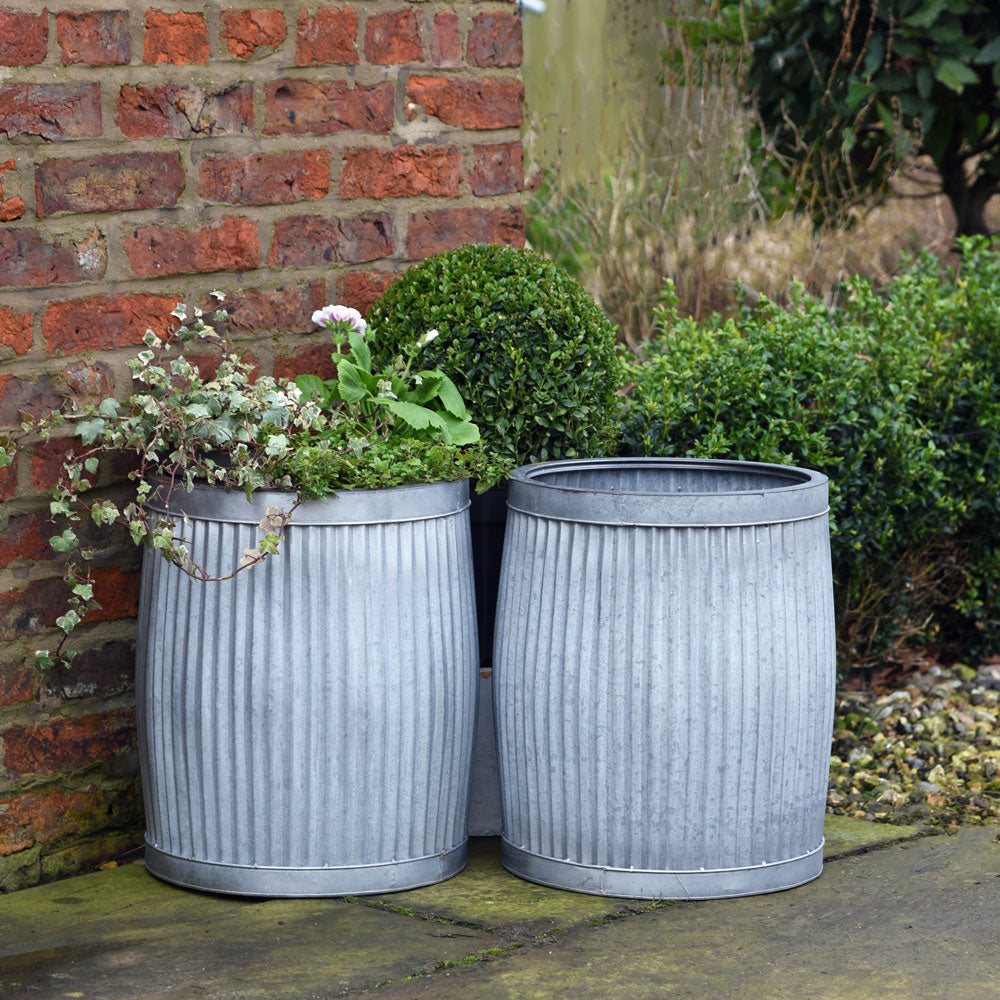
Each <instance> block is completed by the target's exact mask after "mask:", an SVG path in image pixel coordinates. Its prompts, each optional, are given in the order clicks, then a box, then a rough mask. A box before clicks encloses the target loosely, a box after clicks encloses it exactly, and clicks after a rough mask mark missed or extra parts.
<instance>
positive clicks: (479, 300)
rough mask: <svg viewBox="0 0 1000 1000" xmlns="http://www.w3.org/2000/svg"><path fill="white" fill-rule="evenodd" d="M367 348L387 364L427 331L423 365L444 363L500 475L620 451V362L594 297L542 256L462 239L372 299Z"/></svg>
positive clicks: (609, 328)
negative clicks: (375, 300) (501, 468)
mask: <svg viewBox="0 0 1000 1000" xmlns="http://www.w3.org/2000/svg"><path fill="white" fill-rule="evenodd" d="M369 318H370V320H371V323H372V327H373V329H374V331H375V332H374V333H373V335H372V338H371V349H372V355H373V358H374V359H375V363H377V364H382V365H384V364H387V363H389V362H391V361H392V359H393V358H394V357H396V356H397V355H398V354H399V352H400V350H401V348H402V346H403V345H405V344H407V343H412V342H415V341H418V340H419V339H420V338H422V337H424V336H425V335H426V334H427V333H428V332H429V331H431V330H432V329H433V330H437V331H439V335H438V336H437V338H436V339H434V340H433V341H432V342H431V343H429V344H427V345H426V347H425V348H423V353H422V357H423V358H424V363H425V364H427V365H428V366H434V365H436V366H438V367H440V368H443V369H445V370H447V371H448V372H449V373H450V374H451V376H452V377H453V378H454V381H455V385H456V386H457V388H458V390H459V392H460V393H461V395H462V396H463V397H464V398H465V399H466V400H468V403H469V407H470V410H471V412H472V415H473V417H474V419H475V420H476V422H477V423H478V424H479V426H480V429H481V432H482V436H483V447H484V449H485V450H486V451H487V452H490V453H491V454H492V455H493V456H494V457H495V458H496V460H497V462H498V463H500V465H502V466H504V467H505V468H506V469H507V470H509V469H511V468H513V467H515V466H517V465H521V464H523V463H526V462H535V461H543V460H546V459H552V458H573V457H586V456H591V455H600V454H607V453H609V452H611V451H612V450H613V449H614V448H615V446H616V434H617V412H618V409H619V407H618V397H617V395H616V393H617V390H618V388H619V387H620V385H621V364H620V361H619V359H618V354H617V349H616V346H615V337H614V329H613V328H612V326H611V324H610V323H609V322H608V321H607V319H606V318H605V317H604V315H603V313H602V312H601V311H600V309H599V308H598V307H597V305H596V304H595V303H594V301H593V300H592V299H591V298H590V296H589V295H587V293H586V292H585V291H584V290H583V289H582V288H581V287H580V286H579V285H578V284H577V283H576V282H575V281H573V280H572V279H571V278H570V277H569V276H568V275H567V274H566V273H565V272H564V271H562V270H561V269H560V268H558V267H557V266H555V265H554V264H552V263H551V262H550V261H548V260H546V259H545V258H544V257H542V256H541V255H540V254H537V253H534V252H532V251H529V250H515V249H512V248H511V247H503V246H486V245H468V246H463V247H459V248H458V249H457V250H452V251H448V252H447V253H443V254H440V255H438V256H436V257H432V258H430V259H429V260H426V261H424V262H423V263H421V264H419V265H418V266H416V267H414V268H412V269H411V270H409V271H407V272H406V274H404V275H403V276H402V277H401V278H400V279H399V280H398V281H397V282H396V283H395V284H394V285H393V286H392V287H391V288H390V289H389V290H388V291H387V292H386V293H385V295H384V296H383V297H382V299H381V300H380V301H379V302H378V303H376V305H375V307H374V308H373V309H372V311H371V313H370V315H369Z"/></svg>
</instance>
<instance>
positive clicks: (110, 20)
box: [56, 10, 132, 66]
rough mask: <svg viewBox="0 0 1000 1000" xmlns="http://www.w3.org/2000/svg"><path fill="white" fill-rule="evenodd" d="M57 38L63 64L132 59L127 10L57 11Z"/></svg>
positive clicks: (102, 63) (111, 63)
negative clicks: (73, 12) (80, 12)
mask: <svg viewBox="0 0 1000 1000" xmlns="http://www.w3.org/2000/svg"><path fill="white" fill-rule="evenodd" d="M56 40H57V41H58V42H59V50H60V52H61V53H62V63H63V65H64V66H70V65H72V64H73V63H83V64H84V65H86V66H125V65H127V64H128V63H129V62H130V61H131V59H132V36H131V35H130V34H129V24H128V11H127V10H91V11H86V12H85V13H82V14H72V13H69V12H66V11H63V12H61V13H59V14H56Z"/></svg>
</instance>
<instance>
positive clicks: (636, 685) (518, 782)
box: [494, 459, 835, 899]
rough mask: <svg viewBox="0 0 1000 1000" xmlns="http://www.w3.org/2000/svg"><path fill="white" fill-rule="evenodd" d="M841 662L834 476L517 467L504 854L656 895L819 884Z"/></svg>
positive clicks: (583, 884) (579, 884) (709, 466)
mask: <svg viewBox="0 0 1000 1000" xmlns="http://www.w3.org/2000/svg"><path fill="white" fill-rule="evenodd" d="M834 655H835V654H834V618H833V593H832V579H831V570H830V554H829V534H828V524H827V481H826V478H825V477H824V476H822V475H819V474H817V473H815V472H810V471H807V470H804V469H796V468H791V467H784V466H774V465H760V464H756V463H749V462H726V461H708V460H705V461H702V460H693V459H692V460H685V459H597V460H581V461H571V462H550V463H543V464H541V465H535V466H525V467H523V468H521V469H518V470H517V471H516V472H515V473H514V474H513V476H512V477H511V485H510V495H509V515H508V523H507V536H506V541H505V546H504V562H503V572H502V579H501V586H500V598H499V605H498V608H497V632H496V649H495V658H494V666H495V685H496V687H495V708H496V723H497V739H498V756H499V761H500V777H501V798H502V806H503V822H504V834H503V844H502V858H503V863H504V865H505V866H506V867H507V868H508V869H509V870H510V871H512V872H513V873H514V874H516V875H520V876H522V877H524V878H527V879H529V880H531V881H535V882H540V883H542V884H545V885H551V886H556V887H560V888H566V889H574V890H578V891H581V892H591V893H599V894H603V895H610V896H626V897H641V898H673V899H704V898H713V897H723V896H740V895H750V894H754V893H761V892H771V891H774V890H778V889H785V888H790V887H792V886H795V885H799V884H801V883H803V882H807V881H809V880H810V879H813V878H815V877H816V876H817V875H819V874H820V871H821V869H822V863H823V853H822V852H823V818H824V812H825V798H826V782H827V771H828V761H829V752H830V735H831V725H832V718H833V698H834V679H835V678H834V675H835V660H834Z"/></svg>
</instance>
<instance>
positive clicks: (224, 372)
mask: <svg viewBox="0 0 1000 1000" xmlns="http://www.w3.org/2000/svg"><path fill="white" fill-rule="evenodd" d="M213 295H214V296H215V297H216V299H217V300H220V301H221V300H222V299H223V298H224V296H223V295H222V293H220V292H214V293H213ZM174 315H175V316H176V317H177V318H178V319H179V320H180V321H181V324H182V325H181V326H180V327H179V328H178V329H177V330H176V331H175V332H174V333H172V334H169V335H167V336H165V337H158V336H157V335H156V334H155V333H153V331H151V330H147V332H146V334H145V336H144V338H143V340H144V343H145V347H146V349H145V350H143V351H141V352H140V353H139V354H138V356H137V357H136V358H134V359H132V360H130V361H129V362H128V364H129V367H130V369H131V371H132V377H133V380H134V382H135V385H136V388H135V391H134V392H133V393H132V395H131V396H130V397H129V398H128V399H127V400H125V401H124V402H120V401H119V400H117V399H114V398H107V399H104V400H102V401H101V402H100V403H99V404H97V405H91V406H86V407H84V408H83V409H76V408H74V409H71V410H70V411H69V412H58V411H57V412H54V413H51V414H47V415H46V416H44V417H41V418H29V419H26V420H25V421H24V423H23V424H22V425H21V432H22V433H21V435H19V436H18V438H17V439H13V438H11V439H6V440H3V441H0V467H3V466H5V465H9V464H10V463H11V462H12V461H13V458H14V452H15V448H16V447H17V444H18V443H19V440H20V437H23V436H37V437H41V438H42V439H43V440H48V439H49V438H51V437H52V436H53V435H55V434H58V433H60V432H62V433H65V431H66V429H67V427H70V428H72V430H73V432H74V433H75V434H76V436H77V437H79V439H80V442H81V446H82V447H81V448H80V449H79V451H74V452H72V453H70V455H69V456H68V457H67V459H66V461H65V462H64V464H63V468H62V474H61V476H60V479H59V481H58V483H57V484H56V485H55V486H54V487H53V489H52V500H51V503H50V504H49V510H50V512H51V513H52V515H53V517H61V518H64V519H65V523H66V527H65V529H64V530H63V531H62V532H61V533H60V534H58V535H55V536H54V537H53V538H52V539H51V542H50V544H51V546H52V548H53V549H54V550H55V551H57V552H64V553H68V554H69V555H70V559H69V562H68V564H67V569H66V571H65V579H66V582H67V584H68V585H69V590H70V597H69V602H68V605H69V606H68V608H67V610H66V612H65V614H63V615H61V616H60V617H59V618H58V619H57V622H56V624H57V625H58V627H59V628H60V629H61V630H62V631H63V637H62V639H61V641H60V642H59V644H58V646H57V647H56V649H55V650H54V651H48V650H38V651H36V653H35V662H36V664H37V665H38V666H39V667H43V668H44V667H51V666H52V665H53V664H54V663H55V662H56V661H62V662H67V661H69V660H71V659H72V658H73V656H74V655H75V653H74V651H73V650H70V649H67V648H64V647H65V643H66V639H67V637H68V636H69V634H70V633H71V632H72V631H73V630H74V628H75V627H76V626H77V625H78V624H79V623H80V622H81V621H82V620H83V617H84V615H85V614H86V612H87V611H88V610H90V609H91V608H95V607H97V604H96V602H95V600H94V587H93V579H92V577H91V573H90V561H91V559H92V558H93V556H94V554H95V553H94V551H93V550H92V549H90V548H88V547H87V545H86V544H85V543H84V541H83V540H82V539H81V532H82V529H83V526H84V522H85V520H86V519H87V518H89V519H90V520H92V521H93V522H94V523H95V524H97V525H113V524H122V525H124V526H126V527H127V528H128V531H129V532H130V534H131V537H132V541H133V542H135V544H137V545H143V546H145V547H146V548H147V549H150V550H158V551H159V552H160V553H161V554H162V555H163V557H164V558H166V559H167V560H168V561H170V562H171V563H173V564H174V565H176V566H177V567H178V568H180V569H181V570H182V571H183V572H185V573H187V574H188V575H189V576H191V577H193V578H195V579H198V580H204V581H208V580H218V579H228V578H229V577H231V576H233V575H235V574H236V573H238V572H241V571H242V570H244V569H246V568H248V567H250V566H254V565H256V564H257V563H259V562H261V561H262V560H263V559H265V558H266V557H267V556H268V555H273V554H274V553H276V552H277V550H278V545H279V543H280V540H281V536H282V533H283V530H284V527H285V525H286V524H287V522H288V520H289V518H290V517H291V514H292V511H293V510H294V509H295V506H297V504H294V505H292V506H291V507H290V508H289V509H287V510H285V509H281V508H275V507H270V508H268V510H267V513H266V516H265V517H264V518H263V519H262V520H261V522H260V530H261V532H262V534H261V537H260V538H259V539H258V541H257V544H256V545H255V546H253V547H251V548H248V549H246V550H245V551H244V554H243V557H242V558H241V559H240V561H239V564H238V565H237V566H235V567H234V568H233V570H232V571H231V572H230V573H228V574H226V575H225V576H222V577H213V576H211V575H210V574H209V573H208V572H207V571H206V570H205V568H204V567H202V566H200V565H199V564H198V563H196V562H195V561H194V560H193V559H192V558H191V554H190V551H189V547H188V544H187V542H186V540H185V538H184V535H183V523H184V521H183V518H181V519H180V521H178V519H175V518H174V517H172V516H171V515H170V513H169V511H170V498H171V495H172V494H173V491H174V490H175V489H177V488H178V487H182V488H183V489H185V490H190V489H192V488H193V485H194V483H195V480H197V479H201V480H204V481H207V482H211V483H216V484H219V485H220V486H225V487H228V488H231V489H241V490H244V491H245V492H246V493H247V495H248V496H249V494H250V493H251V492H252V491H253V490H255V489H258V488H263V487H270V488H275V489H287V490H293V489H294V484H293V483H292V482H291V480H290V478H289V477H288V476H287V475H283V474H282V473H281V467H282V463H283V461H285V460H287V458H288V457H289V455H290V452H291V448H292V445H291V441H292V438H293V436H295V435H297V434H300V433H302V432H305V431H308V430H310V429H311V428H313V427H314V426H321V425H322V423H323V422H324V421H323V419H322V418H321V414H320V408H319V406H318V405H317V404H316V403H315V402H313V401H310V400H307V399H305V398H303V395H302V393H301V392H300V390H298V389H297V388H296V387H295V386H294V385H291V384H290V383H286V382H280V381H278V380H276V379H274V378H271V377H269V376H266V375H261V376H258V377H256V378H255V377H254V375H255V373H254V367H253V365H251V364H250V363H248V362H247V361H244V360H241V359H240V358H239V357H238V356H237V355H236V354H234V353H232V351H231V349H230V346H231V345H229V344H228V342H227V341H226V340H225V338H224V337H222V336H221V335H220V334H219V333H218V332H217V330H216V328H215V326H214V325H213V324H221V323H223V322H225V320H226V318H227V314H226V313H225V311H224V310H222V309H221V308H220V309H219V310H217V311H215V312H212V313H210V314H207V315H206V314H203V312H202V310H200V309H194V310H193V314H192V315H191V316H190V317H189V316H188V311H187V307H186V306H184V305H179V306H178V307H177V309H176V310H175V311H174ZM189 342H203V343H208V344H211V345H214V346H216V347H217V348H220V349H221V357H220V359H219V363H218V366H217V367H216V368H215V370H214V373H212V374H210V375H209V376H208V377H204V376H202V374H201V373H200V371H199V369H198V367H197V366H196V365H195V364H194V363H193V362H192V361H190V360H189V359H188V358H186V357H185V356H184V355H183V354H182V353H179V352H178V350H177V348H178V346H179V345H183V344H185V343H189ZM111 453H115V454H117V453H125V454H134V455H135V456H136V457H137V459H138V461H137V463H136V467H135V468H134V469H133V471H131V472H130V473H129V478H130V479H132V480H134V481H135V482H136V496H135V499H134V500H133V501H131V502H129V503H126V504H124V505H119V504H118V503H116V502H115V501H114V500H111V499H108V498H106V497H103V498H99V499H93V500H91V499H90V497H89V496H88V493H89V492H90V491H91V489H92V488H93V482H92V478H91V477H95V476H96V475H97V474H98V471H99V468H100V458H101V456H102V455H107V454H111ZM154 493H155V496H156V499H157V502H158V505H160V506H163V507H165V508H166V510H167V514H166V515H163V514H161V513H158V512H156V511H154V510H153V509H152V508H151V507H150V505H149V501H150V500H151V499H152V498H153V496H154Z"/></svg>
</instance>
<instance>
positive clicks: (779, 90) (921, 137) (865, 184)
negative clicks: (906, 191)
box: [730, 0, 1000, 234]
mask: <svg viewBox="0 0 1000 1000" xmlns="http://www.w3.org/2000/svg"><path fill="white" fill-rule="evenodd" d="M730 7H731V8H735V9H741V10H742V11H743V12H744V14H745V16H746V23H747V24H748V25H749V34H750V38H751V46H752V59H751V62H750V67H749V74H748V83H749V85H750V86H751V87H752V88H753V91H754V94H755V96H756V101H757V106H758V109H759V112H760V116H761V120H762V122H763V127H764V131H765V134H766V136H767V138H768V140H769V141H770V143H771V144H772V149H773V151H774V152H775V153H776V155H777V162H778V163H780V164H783V165H784V166H785V167H786V168H787V169H788V170H789V171H790V172H791V173H792V174H793V175H794V181H793V183H792V184H791V185H790V186H786V192H787V191H789V190H792V189H794V194H795V197H796V200H797V201H798V203H799V205H800V206H805V207H807V208H809V209H810V210H812V211H814V212H816V214H818V215H829V214H831V212H835V211H836V210H837V209H838V208H840V209H842V208H843V207H844V206H845V205H849V204H850V202H851V201H852V199H857V198H859V197H864V196H865V195H867V194H870V193H871V192H872V191H876V190H878V189H880V188H881V186H882V185H883V184H884V182H885V180H886V178H887V176H888V175H889V174H890V173H891V172H892V171H893V170H894V169H896V167H897V166H898V165H899V164H900V163H901V161H902V160H903V159H904V158H905V157H906V156H907V155H908V154H909V153H910V152H911V151H912V150H913V149H914V148H915V144H917V145H919V147H920V149H921V151H922V152H924V153H926V154H928V155H929V156H930V157H931V158H932V160H933V161H934V163H935V165H936V166H937V167H938V169H939V171H940V173H941V181H942V189H943V191H944V193H945V194H946V195H947V196H948V198H949V199H950V201H951V202H952V206H953V207H954V208H955V211H956V214H957V217H958V232H959V233H960V234H978V233H985V232H986V229H985V223H984V221H983V217H982V210H983V207H984V206H985V203H986V200H987V199H988V198H989V196H990V195H992V194H993V193H994V192H995V191H996V190H997V189H998V185H1000V43H998V38H1000V8H998V7H997V5H996V4H992V3H989V2H986V0H949V2H948V3H943V2H941V0H892V2H889V3H886V2H876V0H846V2H844V0H742V2H741V3H737V4H731V5H730Z"/></svg>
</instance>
